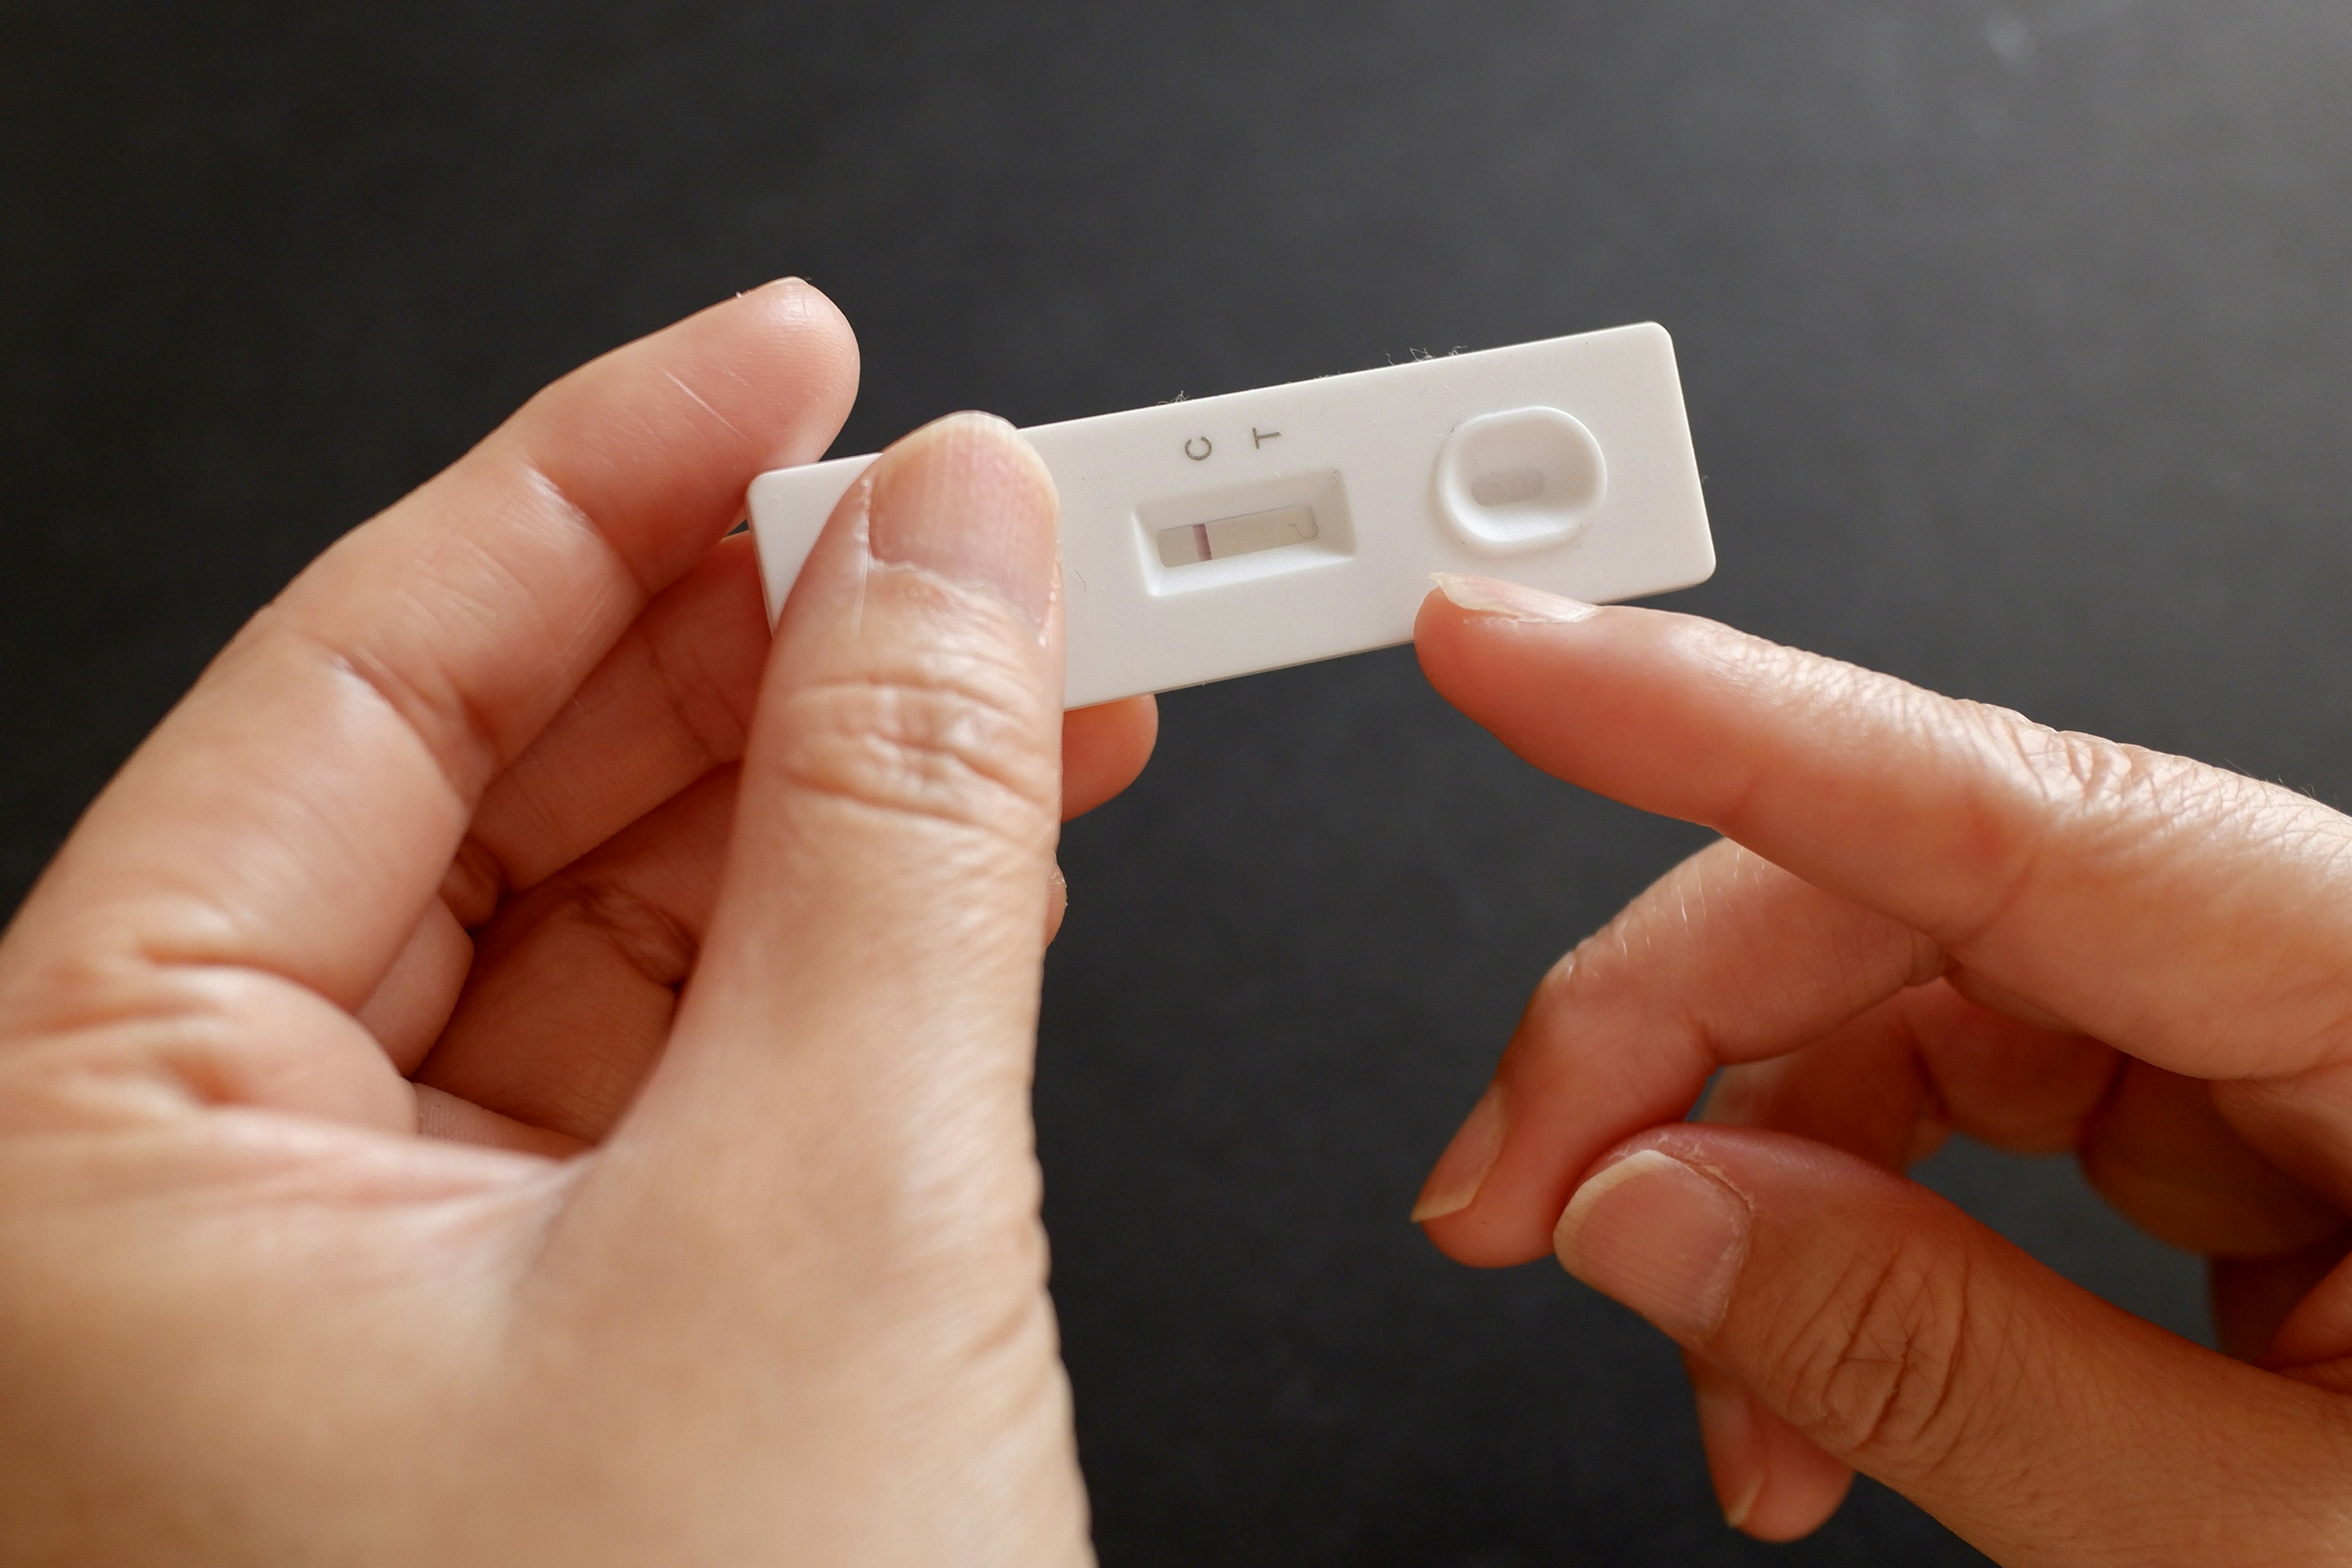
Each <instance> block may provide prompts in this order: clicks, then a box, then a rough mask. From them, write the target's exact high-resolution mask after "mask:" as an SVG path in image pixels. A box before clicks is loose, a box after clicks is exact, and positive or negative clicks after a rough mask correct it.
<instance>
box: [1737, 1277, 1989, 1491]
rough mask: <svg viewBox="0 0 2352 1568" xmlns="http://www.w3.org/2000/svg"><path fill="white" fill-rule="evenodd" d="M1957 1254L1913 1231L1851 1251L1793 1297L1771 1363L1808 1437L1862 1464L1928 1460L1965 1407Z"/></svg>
mask: <svg viewBox="0 0 2352 1568" xmlns="http://www.w3.org/2000/svg"><path fill="white" fill-rule="evenodd" d="M1965 1268H1966V1265H1965V1264H1964V1263H1961V1262H1958V1261H1956V1256H1955V1255H1953V1254H1951V1253H1948V1252H1946V1251H1943V1250H1941V1249H1939V1248H1938V1247H1936V1246H1934V1245H1932V1244H1930V1243H1928V1242H1927V1241H1925V1240H1921V1239H1917V1238H1908V1239H1905V1240H1901V1241H1898V1242H1896V1243H1895V1246H1894V1247H1893V1248H1892V1249H1891V1250H1889V1251H1887V1252H1885V1253H1882V1254H1878V1255H1875V1256H1857V1257H1855V1258H1853V1259H1851V1260H1850V1261H1849V1262H1848V1264H1847V1266H1846V1268H1844V1269H1843V1270H1842V1271H1840V1272H1838V1273H1837V1274H1836V1275H1834V1276H1830V1277H1827V1278H1828V1279H1829V1284H1828V1288H1827V1289H1826V1290H1825V1291H1824V1292H1823V1293H1822V1294H1821V1295H1820V1296H1818V1297H1817V1298H1816V1299H1815V1300H1811V1301H1810V1302H1804V1303H1800V1304H1792V1308H1791V1310H1792V1311H1794V1312H1795V1313H1796V1314H1797V1321H1796V1323H1795V1324H1794V1325H1793V1331H1791V1332H1788V1333H1786V1334H1784V1335H1783V1336H1782V1337H1781V1341H1780V1342H1781V1343H1783V1344H1784V1345H1785V1346H1786V1347H1787V1348H1786V1349H1785V1350H1784V1351H1783V1352H1781V1353H1780V1357H1779V1359H1778V1365H1777V1366H1776V1367H1775V1368H1774V1369H1773V1373H1774V1376H1773V1382H1774V1383H1775V1384H1778V1388H1777V1391H1776V1392H1777V1394H1778V1395H1779V1399H1780V1407H1781V1409H1782V1410H1783V1411H1784V1412H1786V1413H1787V1415H1789V1417H1790V1420H1792V1421H1793V1422H1794V1423H1795V1424H1796V1425H1797V1426H1799V1427H1800V1428H1801V1429H1802V1430H1803V1431H1804V1432H1805V1433H1806V1434H1807V1435H1808V1436H1811V1437H1812V1438H1813V1439H1814V1441H1816V1442H1818V1443H1820V1444H1821V1445H1822V1447H1824V1448H1826V1449H1828V1450H1829V1451H1830V1452H1831V1453H1832V1454H1834V1455H1837V1456H1838V1457H1840V1458H1845V1459H1848V1460H1850V1461H1852V1462H1853V1463H1854V1464H1855V1465H1857V1466H1858V1467H1859V1468H1864V1469H1871V1468H1874V1464H1877V1463H1893V1464H1895V1465H1897V1466H1899V1467H1901V1468H1906V1469H1916V1468H1919V1467H1920V1466H1922V1465H1923V1464H1924V1465H1932V1464H1933V1463H1934V1462H1935V1461H1936V1459H1937V1457H1938V1456H1939V1455H1941V1454H1942V1453H1945V1452H1947V1451H1948V1450H1949V1448H1950V1447H1951V1446H1952V1443H1953V1439H1954V1436H1955V1434H1956V1432H1957V1430H1958V1427H1959V1426H1960V1424H1961V1422H1962V1421H1963V1420H1964V1419H1965V1411H1964V1410H1963V1409H1962V1407H1961V1404H1960V1401H1959V1399H1958V1390H1959V1389H1960V1388H1961V1386H1962V1384H1963V1380H1962V1378H1961V1376H1960V1373H1961V1371H1962V1366H1961V1362H1962V1357H1963V1355H1964V1353H1965V1351H1966V1348H1967V1345H1968V1343H1969V1333H1970V1330H1971V1324H1970V1323H1969V1306H1968V1291H1967V1279H1966V1276H1965V1272H1964V1270H1965Z"/></svg>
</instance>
